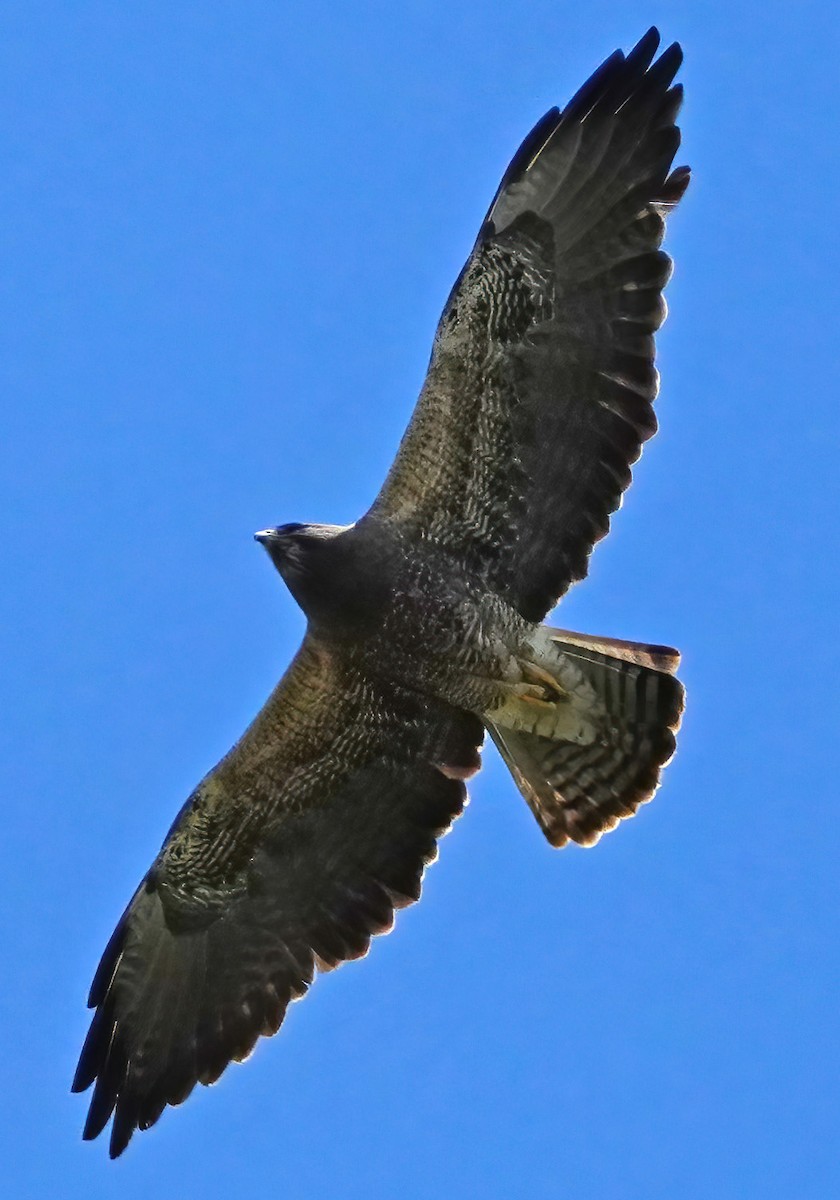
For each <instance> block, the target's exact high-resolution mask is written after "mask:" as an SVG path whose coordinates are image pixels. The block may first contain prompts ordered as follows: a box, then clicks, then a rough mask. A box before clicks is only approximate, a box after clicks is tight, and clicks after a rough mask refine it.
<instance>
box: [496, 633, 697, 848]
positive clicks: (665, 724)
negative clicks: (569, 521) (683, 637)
mask: <svg viewBox="0 0 840 1200" xmlns="http://www.w3.org/2000/svg"><path fill="white" fill-rule="evenodd" d="M540 633H541V635H542V636H541V637H540V638H539V640H538V641H535V645H534V649H535V651H537V652H538V653H537V654H535V658H536V662H537V665H538V666H539V667H540V669H541V670H542V671H544V672H547V673H549V674H550V675H551V676H552V678H553V679H554V680H555V681H556V683H557V685H558V687H557V694H555V695H553V696H552V695H551V694H550V693H549V692H548V691H547V692H546V698H545V699H543V700H542V701H538V704H540V705H541V706H542V707H543V708H545V709H550V708H551V706H552V705H553V706H555V707H556V709H557V713H558V718H557V721H556V732H554V733H552V732H551V730H552V721H551V720H550V719H549V717H548V716H547V715H542V716H541V717H540V719H539V721H535V720H534V716H533V711H534V708H533V699H531V700H530V701H529V702H528V703H525V702H523V701H520V702H519V703H518V705H517V704H508V705H506V706H504V707H503V708H501V709H499V710H495V711H494V712H493V713H492V714H491V715H488V717H486V718H485V721H486V724H487V728H488V730H489V732H490V736H491V737H492V738H493V741H494V742H495V743H496V746H497V747H498V749H499V751H500V753H501V755H502V757H503V758H504V760H505V762H506V763H507V766H508V767H509V769H510V771H511V774H512V775H513V778H514V780H515V781H516V784H517V786H518V788H519V790H520V791H521V792H522V795H523V796H524V797H525V800H526V801H527V802H528V805H529V807H530V808H531V810H532V812H533V813H534V816H535V817H536V818H537V821H538V822H539V824H540V827H541V828H542V830H543V832H544V833H545V835H546V837H547V838H548V840H549V841H550V842H551V844H552V845H553V846H565V845H566V844H567V843H568V842H569V841H574V842H577V843H578V844H579V845H582V846H593V845H594V844H595V843H596V842H597V841H598V840H599V838H600V837H601V835H602V834H604V833H606V832H608V831H609V830H611V829H614V828H615V827H616V826H617V825H618V823H619V821H621V820H622V819H623V818H625V817H631V816H633V814H634V813H635V812H636V810H637V809H638V808H639V806H640V805H641V804H644V803H645V802H646V801H647V800H650V799H651V797H652V796H653V794H654V792H655V791H656V788H657V786H658V784H659V779H660V775H661V773H662V768H663V767H664V766H665V765H666V764H667V763H668V761H669V760H670V758H671V757H672V755H673V753H674V749H675V744H676V743H675V737H674V734H675V732H676V730H677V729H678V727H679V723H680V717H681V714H682V711H683V699H684V689H683V686H682V684H681V683H680V682H679V680H678V679H676V677H675V676H674V675H673V673H672V672H673V671H674V670H675V669H676V666H677V664H678V662H679V655H678V653H677V652H676V651H675V650H671V649H670V648H668V647H664V646H649V645H642V644H638V643H634V642H622V641H615V640H611V639H608V638H594V637H593V638H589V637H586V636H585V635H582V634H577V633H570V632H569V631H566V630H554V629H548V628H547V627H543V629H542V630H541V631H540ZM570 683H571V685H572V686H570ZM570 707H571V709H572V710H573V712H574V714H575V716H576V717H579V718H580V720H578V721H570V720H569V716H568V710H569V708H570ZM537 730H539V732H537ZM570 730H574V731H575V732H574V734H573V735H570V734H569V731H570ZM564 733H565V734H566V736H563V735H564Z"/></svg>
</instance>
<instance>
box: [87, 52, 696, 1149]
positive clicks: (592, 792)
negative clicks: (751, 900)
mask: <svg viewBox="0 0 840 1200" xmlns="http://www.w3.org/2000/svg"><path fill="white" fill-rule="evenodd" d="M658 48H659V35H658V33H657V31H656V30H655V29H651V30H650V31H649V32H648V33H647V34H645V36H644V37H643V38H642V39H641V41H640V42H639V43H638V45H637V46H636V47H635V48H634V49H633V50H631V51H630V52H629V53H628V54H627V55H626V56H625V55H624V54H622V53H621V52H619V51H616V53H614V54H612V55H611V56H610V57H609V58H608V59H607V60H606V61H605V62H604V63H603V65H602V66H601V67H600V68H599V69H598V70H597V71H596V72H595V73H594V75H592V77H591V78H590V79H589V81H588V82H587V83H586V84H585V85H584V86H583V87H582V88H581V89H580V91H579V92H577V94H576V95H575V96H574V98H573V99H572V100H571V101H570V102H569V104H568V105H567V106H566V107H565V109H563V111H562V112H561V111H560V110H558V109H556V108H554V109H552V110H551V111H550V112H548V113H546V115H545V116H544V117H543V118H542V120H540V121H539V122H538V123H537V125H536V126H535V128H534V129H533V130H532V131H531V133H529V134H528V136H527V137H526V138H525V141H524V142H523V143H522V145H521V146H520V148H519V150H518V151H517V152H516V154H515V155H514V158H513V161H512V162H511V164H510V166H509V167H508V169H507V171H506V172H505V174H504V176H503V178H502V181H501V183H500V185H499V188H498V191H497V192H496V195H495V196H494V198H493V201H492V203H491V205H490V208H489V210H488V212H487V216H486V217H485V219H484V222H483V224H482V225H481V228H480V230H479V233H478V239H477V241H476V243H475V246H474V248H473V251H472V253H471V254H470V256H469V258H468V260H467V262H466V265H465V266H464V269H463V270H462V272H461V274H460V276H459V278H458V280H457V281H456V283H455V286H454V288H453V290H452V293H451V295H450V296H449V299H448V301H447V303H446V306H445V308H444V310H443V315H442V316H441V319H440V323H439V325H438V328H437V332H436V334H435V338H434V345H433V349H432V355H431V361H430V363H429V368H428V374H427V377H426V380H425V383H424V385H423V389H422V392H421V395H420V398H419V401H418V403H417V406H416V409H415V411H414V414H413V416H412V419H411V422H410V424H409V427H408V430H407V432H406V434H405V436H404V438H403V441H402V444H401V445H400V448H399V452H398V454H397V457H396V459H395V461H394V463H393V465H392V467H391V470H390V472H389V474H388V477H387V479H386V480H385V483H384V485H383V487H382V490H381V491H380V493H379V495H378V496H377V498H376V500H375V501H374V503H373V505H372V507H371V508H370V509H369V511H368V512H367V513H366V514H365V515H364V516H363V517H362V518H361V519H360V520H359V521H357V522H356V523H355V524H354V525H349V526H335V525H303V524H291V525H280V526H278V527H277V528H272V529H266V530H264V531H263V532H261V533H258V534H256V535H255V536H256V538H257V541H259V542H261V543H262V545H263V546H264V547H265V549H266V550H267V552H268V554H269V556H270V558H271V560H272V562H273V563H274V565H275V567H276V568H277V570H278V571H279V572H280V574H281V576H282V577H283V580H284V581H285V583H286V585H287V586H288V588H289V590H290V591H291V593H292V595H293V596H294V598H295V600H296V601H297V602H298V604H299V605H300V607H301V608H302V609H303V611H304V613H305V614H306V617H307V618H308V623H307V628H306V634H305V636H304V639H303V643H302V645H301V647H300V649H299V651H298V653H297V655H296V657H295V658H294V660H293V662H292V664H291V666H290V667H289V669H288V670H287V672H286V674H285V675H284V677H283V678H282V679H281V681H280V683H279V684H278V685H277V688H276V689H275V691H274V692H273V694H272V695H271V696H270V697H269V699H268V701H267V703H266V704H265V707H264V708H263V709H262V711H261V712H260V713H259V715H258V716H257V717H256V719H255V720H254V722H253V724H252V725H251V726H250V728H249V729H248V730H247V731H246V732H245V734H244V735H243V736H242V738H241V740H240V741H239V742H238V743H237V744H236V745H235V746H234V747H233V749H232V750H231V751H230V752H229V753H228V754H227V755H226V756H225V757H224V758H223V759H222V761H221V762H220V763H219V764H218V766H216V767H215V768H214V769H213V770H212V771H211V772H210V774H209V775H208V776H207V777H206V778H205V779H204V780H203V781H202V782H201V783H200V784H199V785H198V787H197V788H196V789H195V791H194V792H193V793H192V795H191V796H190V797H189V799H188V800H187V802H186V804H185V805H184V807H183V808H182V809H181V812H180V813H179V814H178V817H177V818H176V820H175V823H174V825H173V826H172V828H171V829H170V831H169V833H168V835H167V837H166V840H165V841H164V843H163V846H162V848H161V850H160V853H159V854H158V856H157V858H156V859H155V861H154V862H153V863H152V866H151V867H150V869H149V871H148V873H147V874H146V876H145V878H144V879H143V880H142V882H141V883H140V886H139V887H138V888H137V890H136V892H135V893H134V895H133V897H132V899H131V901H130V903H129V905H128V907H127V909H126V910H125V913H124V914H123V916H122V918H121V919H120V921H119V923H118V925H117V927H116V930H115V931H114V934H113V936H112V937H111V940H110V941H109V943H108V945H107V947H106V949H105V952H104V954H103V956H102V960H101V962H100V964H99V967H98V969H97V971H96V974H95V977H94V980H93V984H92V987H91V991H90V999H89V1004H90V1007H91V1008H93V1009H94V1010H95V1012H94V1014H93V1019H92V1022H91V1025H90V1031H89V1033H88V1035H87V1039H86V1041H85V1044H84V1048H83V1050H82V1053H81V1058H80V1061H79V1066H78V1070H77V1072H76V1077H75V1080H74V1083H73V1088H74V1090H75V1091H83V1090H84V1089H86V1088H88V1087H89V1086H90V1085H91V1084H95V1087H94V1091H93V1095H92V1099H91V1102H90V1109H89V1113H88V1117H87V1122H86V1124H85V1127H84V1135H83V1136H84V1137H85V1138H94V1137H96V1136H97V1135H98V1134H99V1133H100V1132H101V1131H102V1129H103V1128H104V1127H105V1125H106V1124H107V1122H108V1120H109V1118H110V1117H111V1116H112V1115H113V1124H112V1128H111V1142H110V1153H111V1156H112V1157H115V1156H116V1155H118V1154H120V1153H121V1152H122V1151H123V1150H124V1149H125V1147H126V1145H127V1144H128V1141H129V1139H130V1138H131V1136H132V1133H133V1132H134V1130H135V1129H148V1128H149V1126H151V1125H153V1124H154V1123H155V1122H156V1121H157V1120H158V1118H159V1117H160V1115H161V1113H162V1112H163V1110H164V1108H165V1107H166V1106H167V1105H175V1104H180V1103H181V1102H182V1101H184V1100H185V1099H186V1098H187V1096H188V1095H189V1094H190V1092H191V1091H192V1089H193V1087H194V1086H195V1084H196V1083H203V1084H210V1083H213V1082H214V1081H215V1080H216V1079H218V1078H219V1076H220V1075H221V1073H222V1072H223V1071H224V1069H225V1067H226V1066H227V1065H228V1063H230V1062H231V1061H232V1060H236V1061H241V1060H242V1059H244V1058H246V1057H247V1056H248V1055H249V1054H250V1053H251V1051H252V1050H253V1048H254V1045H255V1043H256V1041H257V1039H258V1038H259V1037H260V1035H263V1036H268V1035H270V1034H273V1033H275V1032H276V1031H277V1030H278V1028H279V1027H280V1024H281V1022H282V1020H283V1017H284V1014H285V1012H286V1009H287V1007H288V1005H289V1003H290V1001H292V1000H295V999H297V998H299V997H300V996H302V995H303V994H304V993H305V992H306V990H307V989H308V988H309V986H310V984H311V983H312V980H313V977H314V975H315V973H316V972H317V971H329V970H332V969H333V968H334V967H336V966H338V964H339V963H341V962H344V961H345V960H347V959H354V958H360V957H361V956H362V955H364V954H365V953H366V952H367V950H368V947H369V944H370V940H371V938H372V936H373V935H374V934H377V933H384V932H385V931H386V930H388V929H390V928H391V926H392V924H393V921H394V913H395V910H396V909H400V908H403V907H404V906H406V905H408V904H411V903H412V902H413V901H415V900H417V899H418V897H419V895H420V885H421V880H422V877H423V872H424V868H425V866H426V865H427V864H428V863H430V862H431V861H432V860H433V859H434V857H435V855H436V843H437V839H438V838H439V837H440V836H441V835H442V834H443V833H444V832H445V831H446V830H447V829H448V827H449V826H450V824H451V823H452V821H453V820H454V819H455V818H456V817H457V816H458V814H459V813H460V812H461V810H462V808H463V807H464V803H465V799H466V789H465V783H466V781H467V780H468V779H469V778H470V777H471V776H472V775H473V774H474V773H475V772H476V771H477V770H478V768H479V765H480V759H479V748H480V746H481V744H482V741H483V737H484V733H485V731H487V732H488V733H489V735H490V737H491V738H492V740H493V742H494V743H495V744H496V746H497V747H498V749H499V751H500V753H501V755H502V757H503V759H504V761H505V762H506V763H507V765H508V767H509V768H510V771H511V774H512V775H513V779H514V781H515V783H516V786H517V787H518V789H519V790H520V792H521V793H522V795H523V796H524V798H525V800H526V802H527V804H528V805H529V807H530V808H531V810H532V812H533V814H534V816H535V817H536V819H537V821H538V823H539V825H540V827H541V829H542V831H543V833H544V834H545V836H546V837H547V839H548V841H549V842H550V843H551V844H552V845H553V846H564V845H566V843H567V842H570V841H572V842H577V843H578V844H580V845H583V846H590V845H593V844H594V843H595V842H596V841H597V840H598V838H599V837H600V836H601V835H602V834H603V833H604V832H606V831H607V830H610V829H613V828H615V826H616V825H617V824H618V823H619V821H621V820H622V819H623V818H625V817H630V816H632V815H633V814H634V813H635V812H636V810H637V809H638V807H639V805H640V804H642V803H644V802H645V801H646V800H649V799H650V798H651V796H652V795H653V792H654V790H655V788H656V787H657V784H658V781H659V776H660V772H661V770H662V767H663V766H664V765H665V763H667V761H668V760H669V759H670V757H671V755H672V753H673V751H674V733H675V730H676V729H677V727H678V724H679V719H680V714H681V711H682V707H683V689H682V686H681V685H680V683H679V682H678V681H677V679H676V678H675V675H674V671H675V669H676V666H677V663H678V658H679V656H678V654H677V653H676V651H674V650H670V649H668V648H667V647H662V646H652V645H639V644H636V643H632V642H625V641H618V640H614V639H611V638H606V637H600V638H598V637H589V636H586V635H583V634H579V633H572V632H570V631H568V630H561V629H553V628H550V627H549V626H546V625H543V624H541V622H542V620H543V619H544V617H545V615H546V613H547V612H548V611H549V609H551V608H552V606H553V605H554V604H555V603H556V602H557V600H558V599H559V597H561V596H562V595H563V594H564V592H566V590H567V589H568V588H569V586H570V585H571V584H572V583H574V582H575V581H576V580H579V579H582V578H583V576H584V575H585V574H586V570H587V563H588V559H589V556H590V553H591V551H592V548H593V546H594V544H595V542H596V541H598V539H599V538H601V537H603V536H604V534H605V533H606V532H607V530H608V528H609V519H610V514H611V513H612V512H614V511H615V509H617V508H618V506H619V504H620V502H621V497H622V493H623V492H624V490H625V489H626V488H627V486H628V484H629V483H630V468H631V465H632V464H633V463H634V462H635V461H636V459H637V458H638V457H639V454H640V452H641V448H642V443H643V442H645V441H646V440H647V439H648V438H650V437H651V436H652V435H653V433H654V432H655V430H656V419H655V417H654V414H653V408H652V404H653V401H654V398H655V396H656V394H657V389H658V375H657V372H656V370H655V368H654V333H655V331H656V330H657V329H658V328H659V326H660V325H661V324H662V321H663V319H664V317H665V304H664V301H663V298H662V291H663V288H664V286H665V284H666V282H667V280H668V278H669V275H670V273H671V260H670V259H669V258H668V256H667V255H666V254H665V253H664V252H663V251H662V249H661V248H660V247H661V243H662V239H663V233H664V217H665V215H666V214H667V213H668V212H669V211H670V209H672V208H673V207H674V205H675V204H676V203H677V202H678V200H679V199H680V197H681V196H682V194H683V192H684V191H685V189H686V186H687V184H688V178H689V173H688V170H687V169H686V168H684V167H679V168H677V169H676V170H672V163H673V159H674V156H675V153H676V150H677V147H678V146H679V142H680V134H679V130H678V128H677V126H676V124H675V120H676V117H677V113H678V110H679V108H680V103H681V99H682V89H681V87H680V86H674V85H673V81H674V78H675V76H676V73H677V71H678V68H679V66H680V63H681V61H682V52H681V50H680V47H679V46H678V45H676V44H674V45H672V46H670V47H669V48H668V49H666V50H665V51H664V52H663V53H662V54H661V55H660V56H659V57H658V58H657V57H656V54H657V51H658Z"/></svg>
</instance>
